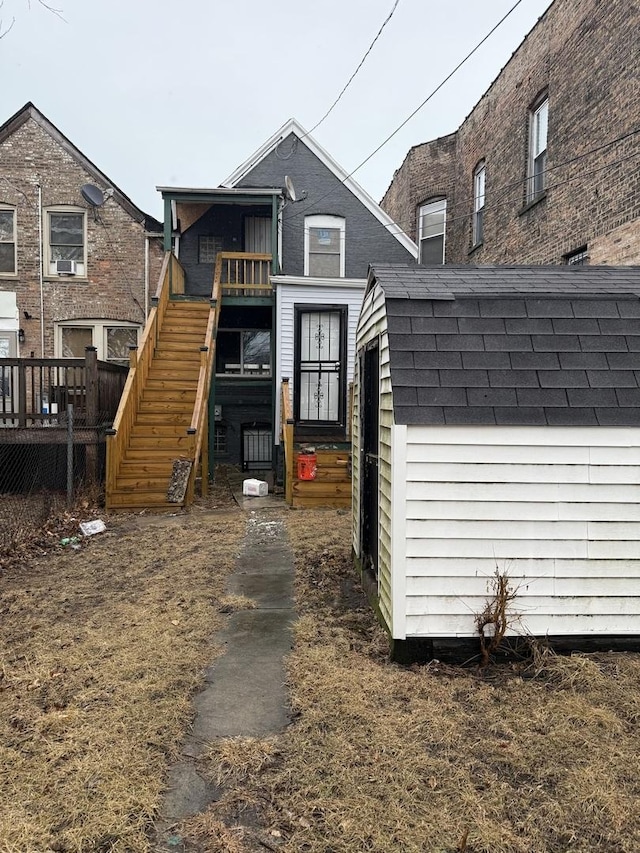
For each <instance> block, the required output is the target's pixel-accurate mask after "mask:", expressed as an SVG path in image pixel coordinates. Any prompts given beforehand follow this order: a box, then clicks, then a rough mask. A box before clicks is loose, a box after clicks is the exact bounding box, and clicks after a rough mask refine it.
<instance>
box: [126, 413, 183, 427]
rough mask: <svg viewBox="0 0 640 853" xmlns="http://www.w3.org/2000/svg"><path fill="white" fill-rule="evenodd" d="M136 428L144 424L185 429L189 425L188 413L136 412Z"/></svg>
mask: <svg viewBox="0 0 640 853" xmlns="http://www.w3.org/2000/svg"><path fill="white" fill-rule="evenodd" d="M135 423H136V426H137V425H139V426H144V425H145V424H158V425H159V426H184V428H185V429H187V427H188V426H189V424H190V423H191V413H189V412H138V416H137V417H136V421H135Z"/></svg>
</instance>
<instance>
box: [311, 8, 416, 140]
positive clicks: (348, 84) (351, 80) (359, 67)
mask: <svg viewBox="0 0 640 853" xmlns="http://www.w3.org/2000/svg"><path fill="white" fill-rule="evenodd" d="M399 2H400V0H395V3H394V4H393V7H392V9H391V11H390V12H389V14H388V15H387V17H386V19H385V20H384V22H383V24H382V26H381V27H380V29H379V30H378V32H377V33H376V37H375V38H374V40H373V41H372V42H371V44H370V45H369V47H368V48H367V50H366V52H365V54H364V56H363V57H362V59H361V60H360V62H359V63H358V65H357V67H356V70H355V71H354V72H353V74H352V75H351V77H349V79H348V80H347V82H346V83H345V85H344V86H343V88H342V91H341V92H340V94H339V95H338V97H337V98H336V99H335V101H334V102H333V103H332V104H331V106H330V107H329V109H328V110H327V111H326V113H325V114H324V115H323V116H322V118H321V119H320V121H318V122H316V124H314V125H313V127H312V128H311V130H309V131H307V133H305V136H308V135H309V134H310V133H313V131H314V130H315V129H316V128H317V127H320V125H321V124H322V122H323V121H324V120H325V119H326V118H328V117H329V115H330V114H331V113H332V112H333V110H334V108H335V107H336V106H337V104H338V102H339V101H340V99H341V98H342V96H343V95H344V93H345V92H346V91H347V89H348V88H349V86H350V85H351V83H352V82H353V80H354V78H355V76H356V74H357V73H358V71H360V69H361V68H362V66H363V65H364V63H365V60H366V58H367V57H368V56H369V54H370V53H371V51H372V50H373V46H374V44H375V43H376V42H377V41H378V39H379V38H380V36H381V34H382V31H383V30H384V28H385V27H386V26H387V24H388V23H389V21H390V20H391V18H392V17H393V13H394V12H395V11H396V9H397V8H398V3H399Z"/></svg>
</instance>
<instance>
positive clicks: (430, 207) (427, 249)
mask: <svg viewBox="0 0 640 853" xmlns="http://www.w3.org/2000/svg"><path fill="white" fill-rule="evenodd" d="M446 218H447V200H446V198H439V199H437V200H436V201H429V202H427V204H423V205H421V206H420V207H419V208H418V245H419V246H420V263H421V264H443V263H444V232H445V222H446Z"/></svg>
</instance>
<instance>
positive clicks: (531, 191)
mask: <svg viewBox="0 0 640 853" xmlns="http://www.w3.org/2000/svg"><path fill="white" fill-rule="evenodd" d="M543 110H545V111H546V128H545V138H544V147H543V148H540V150H537V139H536V137H537V135H538V130H539V127H540V116H541V114H542V111H543ZM548 143H549V96H548V95H546V94H545V95H543V96H542V97H541V98H539V99H538V100H537V101H536V104H535V106H534V107H532V109H531V110H530V112H529V157H528V163H527V201H529V202H532V201H535V200H536V199H538V198H542V197H543V196H544V194H545V193H546V191H547V176H546V168H547V167H546V154H547V146H548ZM543 154H544V155H545V166H544V170H543V173H542V189H541V190H539V191H538V192H536V188H535V162H536V160H537V159H538V158H539V157H540V156H541V155H543Z"/></svg>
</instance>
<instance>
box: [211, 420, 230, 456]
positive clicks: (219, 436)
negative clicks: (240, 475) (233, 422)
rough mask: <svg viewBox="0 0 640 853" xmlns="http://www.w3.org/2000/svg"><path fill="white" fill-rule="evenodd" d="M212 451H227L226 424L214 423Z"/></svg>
mask: <svg viewBox="0 0 640 853" xmlns="http://www.w3.org/2000/svg"><path fill="white" fill-rule="evenodd" d="M213 452H214V453H226V452H227V427H226V424H216V425H215V429H214V433H213Z"/></svg>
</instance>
